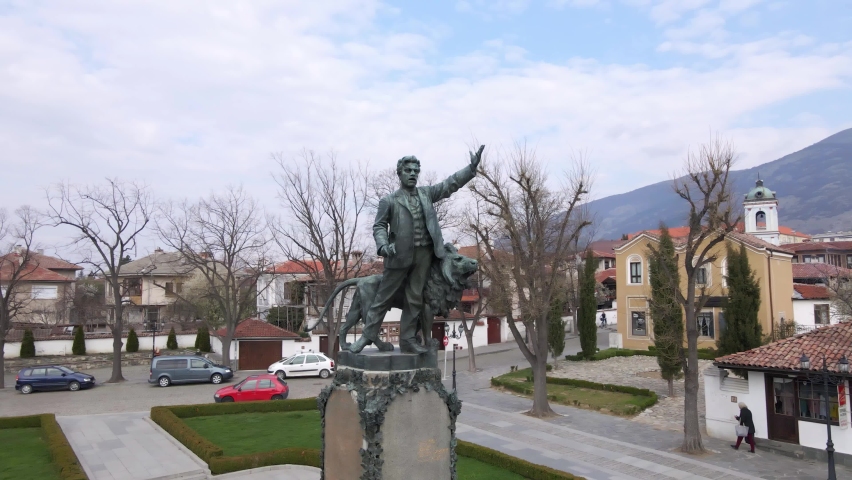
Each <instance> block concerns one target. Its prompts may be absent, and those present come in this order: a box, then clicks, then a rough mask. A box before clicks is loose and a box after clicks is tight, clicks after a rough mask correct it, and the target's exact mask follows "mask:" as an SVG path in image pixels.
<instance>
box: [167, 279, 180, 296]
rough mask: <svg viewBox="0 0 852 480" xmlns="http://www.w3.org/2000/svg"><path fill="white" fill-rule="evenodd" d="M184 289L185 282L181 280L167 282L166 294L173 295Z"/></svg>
mask: <svg viewBox="0 0 852 480" xmlns="http://www.w3.org/2000/svg"><path fill="white" fill-rule="evenodd" d="M182 290H183V284H182V283H180V282H166V296H169V297H173V296H175V295H177V294H179V293H181V291H182Z"/></svg>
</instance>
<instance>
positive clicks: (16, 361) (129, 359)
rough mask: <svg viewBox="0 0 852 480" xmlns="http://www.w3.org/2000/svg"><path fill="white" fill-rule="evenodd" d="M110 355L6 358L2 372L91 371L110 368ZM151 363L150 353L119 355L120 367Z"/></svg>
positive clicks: (183, 352)
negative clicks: (38, 369)
mask: <svg viewBox="0 0 852 480" xmlns="http://www.w3.org/2000/svg"><path fill="white" fill-rule="evenodd" d="M194 353H195V350H189V349H182V350H164V351H163V354H164V355H191V354H194ZM112 358H113V357H112V354H111V353H101V354H93V355H79V356H77V355H49V356H43V357H34V358H7V359H6V362H5V365H4V368H3V370H5V371H6V372H9V373H17V372H18V371H19V370H21V369H22V368H25V367H32V366H35V365H62V366H63V367H67V368H70V369H71V370H92V369H95V368H111V367H112ZM149 363H151V352H150V351H148V352H137V353H126V352H122V353H121V366H123V367H129V366H134V365H148V364H149Z"/></svg>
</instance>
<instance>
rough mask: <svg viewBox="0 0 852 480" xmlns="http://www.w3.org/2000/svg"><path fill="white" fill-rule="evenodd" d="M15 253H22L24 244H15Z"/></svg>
mask: <svg viewBox="0 0 852 480" xmlns="http://www.w3.org/2000/svg"><path fill="white" fill-rule="evenodd" d="M15 253H17V254H18V255H20V254H22V253H24V246H23V245H15Z"/></svg>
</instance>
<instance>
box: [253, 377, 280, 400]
mask: <svg viewBox="0 0 852 480" xmlns="http://www.w3.org/2000/svg"><path fill="white" fill-rule="evenodd" d="M273 395H275V386H274V385H273V384H272V380H270V379H268V378H261V379H260V380H258V381H257V394H256V395H255V400H272V396H273Z"/></svg>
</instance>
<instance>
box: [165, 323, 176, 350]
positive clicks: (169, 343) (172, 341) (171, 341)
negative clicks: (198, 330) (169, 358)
mask: <svg viewBox="0 0 852 480" xmlns="http://www.w3.org/2000/svg"><path fill="white" fill-rule="evenodd" d="M166 348H168V349H169V350H177V348H178V344H177V335H176V334H175V327H172V329H171V330H169V338H168V339H167V340H166Z"/></svg>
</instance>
